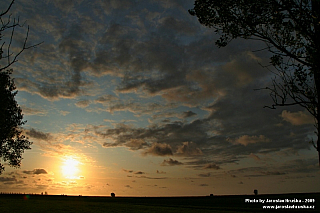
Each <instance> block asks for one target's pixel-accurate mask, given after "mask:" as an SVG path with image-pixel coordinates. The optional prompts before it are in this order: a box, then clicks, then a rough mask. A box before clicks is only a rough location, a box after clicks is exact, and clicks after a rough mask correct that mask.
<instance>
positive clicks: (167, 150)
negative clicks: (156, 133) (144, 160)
mask: <svg viewBox="0 0 320 213" xmlns="http://www.w3.org/2000/svg"><path fill="white" fill-rule="evenodd" d="M144 154H150V155H156V156H165V155H172V148H171V146H170V145H168V144H161V143H154V144H152V146H151V147H150V148H149V149H147V150H146V151H145V152H144Z"/></svg>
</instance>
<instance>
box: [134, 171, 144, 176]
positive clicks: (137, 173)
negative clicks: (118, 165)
mask: <svg viewBox="0 0 320 213" xmlns="http://www.w3.org/2000/svg"><path fill="white" fill-rule="evenodd" d="M134 174H135V175H143V174H145V173H144V172H141V171H138V172H135V173H134Z"/></svg>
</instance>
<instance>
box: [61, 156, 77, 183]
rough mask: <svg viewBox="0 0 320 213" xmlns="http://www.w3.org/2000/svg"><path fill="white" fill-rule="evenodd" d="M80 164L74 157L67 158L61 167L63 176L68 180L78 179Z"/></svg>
mask: <svg viewBox="0 0 320 213" xmlns="http://www.w3.org/2000/svg"><path fill="white" fill-rule="evenodd" d="M79 164H80V162H79V161H78V160H76V159H75V158H74V157H67V158H65V159H64V161H63V165H62V167H61V169H62V175H63V176H64V177H65V178H68V179H77V178H78V177H79V176H78V173H79V167H78V166H79Z"/></svg>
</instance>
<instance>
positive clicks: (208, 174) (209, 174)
mask: <svg viewBox="0 0 320 213" xmlns="http://www.w3.org/2000/svg"><path fill="white" fill-rule="evenodd" d="M198 176H199V177H210V176H211V173H203V174H198Z"/></svg>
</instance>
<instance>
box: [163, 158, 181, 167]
mask: <svg viewBox="0 0 320 213" xmlns="http://www.w3.org/2000/svg"><path fill="white" fill-rule="evenodd" d="M177 165H183V163H182V162H179V161H177V160H173V159H172V158H169V159H168V160H163V162H162V163H161V166H177Z"/></svg>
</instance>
